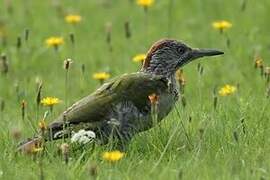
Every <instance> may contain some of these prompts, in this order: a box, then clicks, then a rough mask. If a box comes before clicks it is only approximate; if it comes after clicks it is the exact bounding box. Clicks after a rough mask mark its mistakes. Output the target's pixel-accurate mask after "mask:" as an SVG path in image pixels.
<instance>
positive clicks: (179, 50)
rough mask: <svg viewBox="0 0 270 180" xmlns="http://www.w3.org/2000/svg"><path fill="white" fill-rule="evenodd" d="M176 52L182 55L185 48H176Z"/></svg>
mask: <svg viewBox="0 0 270 180" xmlns="http://www.w3.org/2000/svg"><path fill="white" fill-rule="evenodd" d="M177 52H178V53H179V54H184V52H185V48H184V47H178V49H177Z"/></svg>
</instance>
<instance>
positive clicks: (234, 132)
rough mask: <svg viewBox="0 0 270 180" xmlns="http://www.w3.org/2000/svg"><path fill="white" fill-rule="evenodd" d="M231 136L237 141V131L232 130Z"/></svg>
mask: <svg viewBox="0 0 270 180" xmlns="http://www.w3.org/2000/svg"><path fill="white" fill-rule="evenodd" d="M233 138H234V140H235V141H236V142H237V143H238V141H239V137H238V133H237V132H236V131H233Z"/></svg>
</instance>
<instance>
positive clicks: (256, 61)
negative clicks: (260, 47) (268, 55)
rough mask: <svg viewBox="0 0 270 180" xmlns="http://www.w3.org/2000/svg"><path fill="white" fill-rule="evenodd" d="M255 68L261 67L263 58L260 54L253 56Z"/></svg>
mask: <svg viewBox="0 0 270 180" xmlns="http://www.w3.org/2000/svg"><path fill="white" fill-rule="evenodd" d="M254 67H255V68H261V67H263V60H262V58H261V57H260V56H256V57H255V63H254Z"/></svg>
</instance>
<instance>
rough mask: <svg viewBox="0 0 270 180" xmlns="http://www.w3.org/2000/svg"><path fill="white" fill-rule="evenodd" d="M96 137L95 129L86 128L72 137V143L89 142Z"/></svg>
mask: <svg viewBox="0 0 270 180" xmlns="http://www.w3.org/2000/svg"><path fill="white" fill-rule="evenodd" d="M95 138H96V134H95V133H94V132H93V131H85V130H84V129H81V130H79V131H78V132H76V133H74V134H73V135H72V137H71V142H72V143H80V144H87V143H89V142H92V141H93V140H94V139H95Z"/></svg>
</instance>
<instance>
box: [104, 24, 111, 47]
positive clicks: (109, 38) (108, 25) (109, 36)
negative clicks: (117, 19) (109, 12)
mask: <svg viewBox="0 0 270 180" xmlns="http://www.w3.org/2000/svg"><path fill="white" fill-rule="evenodd" d="M105 28H106V42H107V44H108V46H109V50H110V51H112V45H111V42H112V23H110V22H108V23H107V24H106V25H105Z"/></svg>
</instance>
